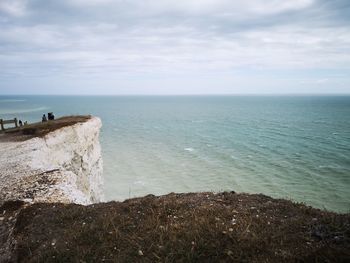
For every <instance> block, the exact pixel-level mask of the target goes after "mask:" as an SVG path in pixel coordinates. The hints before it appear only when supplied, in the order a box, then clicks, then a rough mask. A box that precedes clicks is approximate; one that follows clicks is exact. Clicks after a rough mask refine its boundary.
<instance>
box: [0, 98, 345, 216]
mask: <svg viewBox="0 0 350 263" xmlns="http://www.w3.org/2000/svg"><path fill="white" fill-rule="evenodd" d="M48 111H53V112H54V113H55V114H56V116H60V115H67V114H93V115H96V116H99V117H101V119H102V121H103V129H102V133H101V143H102V148H103V159H104V177H105V193H106V197H107V199H108V200H112V199H117V200H123V199H126V198H129V197H134V196H142V195H146V194H149V193H152V194H156V195H158V194H166V193H169V192H190V191H221V190H235V191H237V192H249V193H264V194H267V195H270V196H274V197H283V198H289V199H292V200H295V201H300V202H305V203H307V204H310V205H313V206H315V207H320V208H326V209H329V210H334V211H340V212H348V211H349V210H350V190H349V189H350V96H175V97H162V96H152V97H146V96H139V97H138V96H136V97H127V96H120V97H118V96H116V97H113V96H110V97H103V96H95V97H63V96H58V97H48V96H12V97H4V96H0V118H11V117H14V116H16V117H19V118H20V119H24V120H28V121H30V122H33V121H39V120H40V117H41V115H42V113H44V112H48Z"/></svg>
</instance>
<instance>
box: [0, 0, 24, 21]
mask: <svg viewBox="0 0 350 263" xmlns="http://www.w3.org/2000/svg"><path fill="white" fill-rule="evenodd" d="M26 6H27V1H26V0H1V1H0V12H3V13H5V14H8V15H11V16H15V17H20V16H23V15H25V14H26V13H27V9H26Z"/></svg>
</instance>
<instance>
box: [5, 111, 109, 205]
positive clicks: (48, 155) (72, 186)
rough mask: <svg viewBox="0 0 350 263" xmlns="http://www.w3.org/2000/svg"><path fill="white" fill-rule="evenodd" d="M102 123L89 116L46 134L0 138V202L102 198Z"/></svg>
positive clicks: (88, 200) (72, 201)
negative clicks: (6, 139) (12, 139)
mask: <svg viewBox="0 0 350 263" xmlns="http://www.w3.org/2000/svg"><path fill="white" fill-rule="evenodd" d="M100 128H101V120H100V119H99V118H97V117H91V118H90V119H88V120H87V121H85V122H80V123H76V124H74V125H71V126H66V127H63V128H60V129H58V130H55V131H53V132H50V133H48V134H47V135H45V136H44V137H35V138H32V139H29V140H25V141H1V140H0V205H1V203H2V202H4V201H7V200H24V201H26V202H63V203H78V204H91V203H96V202H100V201H103V191H102V182H103V180H102V157H101V147H100V143H99V133H100Z"/></svg>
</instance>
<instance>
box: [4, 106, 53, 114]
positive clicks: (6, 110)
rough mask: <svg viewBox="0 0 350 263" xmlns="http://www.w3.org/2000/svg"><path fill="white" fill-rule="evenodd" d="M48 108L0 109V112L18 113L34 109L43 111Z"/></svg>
mask: <svg viewBox="0 0 350 263" xmlns="http://www.w3.org/2000/svg"><path fill="white" fill-rule="evenodd" d="M47 109H49V108H48V107H39V108H34V109H0V114H19V113H29V112H36V111H44V110H47Z"/></svg>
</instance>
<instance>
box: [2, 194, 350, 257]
mask: <svg viewBox="0 0 350 263" xmlns="http://www.w3.org/2000/svg"><path fill="white" fill-rule="evenodd" d="M0 215H1V217H0V247H3V248H6V249H2V251H1V250H0V251H1V253H2V254H1V255H2V258H0V261H1V259H2V262H6V261H8V262H350V215H349V214H344V215H340V214H335V213H332V212H326V211H321V210H318V209H314V208H311V207H307V206H304V205H302V204H295V203H292V202H290V201H287V200H278V199H272V198H270V197H267V196H264V195H248V194H236V193H234V192H230V193H228V192H225V193H218V194H214V193H192V194H169V195H166V196H161V197H155V196H151V195H150V196H146V197H143V198H136V199H130V200H127V201H125V202H110V203H100V204H94V205H90V206H81V205H76V204H57V203H51V204H50V203H37V204H31V205H29V204H25V203H22V202H7V203H5V204H4V206H3V207H2V208H1V209H0ZM1 242H2V243H1ZM9 252H10V253H9ZM6 257H7V258H6Z"/></svg>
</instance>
